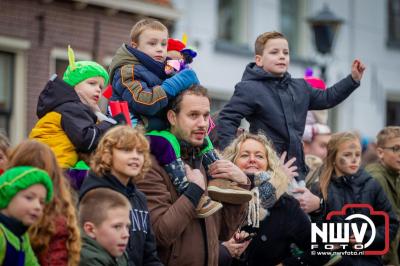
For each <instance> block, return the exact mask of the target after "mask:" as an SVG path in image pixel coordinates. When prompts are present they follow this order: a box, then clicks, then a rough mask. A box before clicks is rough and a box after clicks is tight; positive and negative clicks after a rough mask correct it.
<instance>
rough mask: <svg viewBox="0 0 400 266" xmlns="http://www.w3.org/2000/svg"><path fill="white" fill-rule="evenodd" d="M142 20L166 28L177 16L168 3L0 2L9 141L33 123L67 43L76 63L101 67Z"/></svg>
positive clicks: (2, 100)
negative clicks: (89, 62)
mask: <svg viewBox="0 0 400 266" xmlns="http://www.w3.org/2000/svg"><path fill="white" fill-rule="evenodd" d="M144 16H151V17H154V18H157V19H159V20H161V21H162V22H163V23H165V24H166V25H167V26H168V27H169V28H171V27H172V25H173V24H174V21H175V20H176V19H177V18H178V17H179V12H178V11H177V10H175V9H174V8H173V7H172V5H171V3H170V1H169V0H147V1H144V0H143V1H139V0H112V1H109V0H60V1H57V0H1V1H0V128H1V129H2V130H4V131H6V132H7V133H8V135H9V136H10V138H11V140H12V142H13V143H16V142H18V141H20V140H22V139H23V138H25V137H26V136H27V134H29V132H30V130H31V128H32V127H33V126H34V124H35V123H36V121H37V117H36V104H37V99H38V95H39V93H40V91H41V90H42V89H43V86H44V85H45V83H46V81H47V80H48V78H49V77H50V75H51V74H52V73H55V72H56V73H58V74H59V75H60V74H62V72H63V70H65V67H66V65H67V63H68V61H67V53H66V47H67V45H68V44H70V45H71V46H72V47H73V49H74V51H75V56H76V59H77V60H95V61H97V62H99V63H101V64H103V65H104V66H107V65H108V64H109V63H110V61H111V58H112V56H113V54H114V52H115V51H116V49H117V48H118V47H119V46H120V45H121V44H122V43H123V42H128V41H129V32H130V29H131V27H132V25H133V24H134V23H135V22H136V21H137V20H138V19H140V18H142V17H144Z"/></svg>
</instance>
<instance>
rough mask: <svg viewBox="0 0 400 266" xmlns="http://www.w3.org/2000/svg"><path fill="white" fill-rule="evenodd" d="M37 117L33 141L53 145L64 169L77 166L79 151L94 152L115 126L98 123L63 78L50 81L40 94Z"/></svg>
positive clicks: (32, 135)
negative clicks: (105, 135)
mask: <svg viewBox="0 0 400 266" xmlns="http://www.w3.org/2000/svg"><path fill="white" fill-rule="evenodd" d="M36 114H37V116H38V118H39V121H38V122H37V123H36V125H35V126H34V127H33V129H32V131H31V133H30V134H29V138H30V139H35V140H37V141H39V142H42V143H45V144H47V145H48V146H50V148H51V149H52V151H53V152H54V154H55V155H56V158H57V161H58V163H59V165H60V166H61V168H64V169H65V168H71V167H74V166H75V164H76V163H77V161H78V152H82V153H90V152H92V151H93V150H94V149H95V148H96V147H97V143H98V142H99V140H100V137H101V136H102V135H103V134H104V133H105V132H106V131H107V130H108V129H109V128H111V127H112V126H113V124H111V123H109V122H107V121H102V122H100V123H97V116H96V115H95V113H94V112H93V111H92V110H91V109H90V107H89V106H87V105H85V104H84V103H82V102H81V100H80V99H79V96H78V94H77V93H76V92H75V89H74V88H73V87H71V86H69V85H68V84H67V83H65V82H64V81H63V80H61V79H59V78H56V79H55V80H54V81H53V80H49V81H48V82H47V84H46V87H45V88H44V89H43V91H42V92H41V93H40V95H39V101H38V105H37V110H36Z"/></svg>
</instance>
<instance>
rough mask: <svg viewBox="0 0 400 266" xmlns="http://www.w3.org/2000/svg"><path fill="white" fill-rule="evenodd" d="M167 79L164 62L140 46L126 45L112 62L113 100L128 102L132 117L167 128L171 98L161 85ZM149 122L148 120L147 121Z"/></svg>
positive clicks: (155, 127) (157, 127)
mask: <svg viewBox="0 0 400 266" xmlns="http://www.w3.org/2000/svg"><path fill="white" fill-rule="evenodd" d="M165 78H167V76H166V74H165V72H164V65H162V64H160V63H159V62H156V61H155V60H154V59H153V58H151V57H150V56H148V55H146V54H145V53H143V52H140V51H139V50H137V49H134V48H132V47H129V46H127V45H126V44H123V45H122V46H121V47H120V48H119V49H118V50H117V52H116V54H115V56H114V57H113V59H112V61H111V65H110V79H111V84H112V87H113V93H112V96H111V99H110V100H111V101H127V102H128V107H129V111H130V113H131V116H132V117H133V118H135V119H138V120H143V117H142V116H145V117H146V118H147V119H150V118H151V119H152V121H151V123H152V127H153V128H152V129H158V130H161V129H164V128H167V125H165V123H162V118H165V112H162V111H161V110H163V109H164V108H165V107H166V106H167V104H168V97H167V94H166V93H165V91H164V89H163V88H162V87H161V86H160V85H161V84H162V82H163V81H164V79H165ZM146 123H147V121H146Z"/></svg>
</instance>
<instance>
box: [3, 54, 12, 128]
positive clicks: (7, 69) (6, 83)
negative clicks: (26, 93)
mask: <svg viewBox="0 0 400 266" xmlns="http://www.w3.org/2000/svg"><path fill="white" fill-rule="evenodd" d="M14 57H15V55H14V54H13V53H8V52H2V51H0V131H4V132H6V133H7V135H9V134H10V118H11V113H12V106H13V100H12V99H13V93H12V92H13V87H14Z"/></svg>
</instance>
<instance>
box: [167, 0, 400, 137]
mask: <svg viewBox="0 0 400 266" xmlns="http://www.w3.org/2000/svg"><path fill="white" fill-rule="evenodd" d="M173 3H174V6H175V7H176V8H177V9H178V10H180V11H181V13H182V17H181V18H180V19H179V20H178V22H177V24H176V30H175V32H174V34H175V35H174V36H175V37H176V38H179V37H180V36H181V35H182V33H183V32H185V33H187V34H188V36H189V43H190V44H192V45H194V46H196V47H197V48H198V52H199V56H198V58H196V59H195V63H194V66H195V69H196V71H197V72H198V75H199V78H200V80H201V81H202V82H203V83H204V85H206V86H207V87H208V88H209V89H210V91H211V94H212V96H213V98H214V99H215V100H216V101H215V102H216V103H217V104H216V105H215V106H214V107H215V108H218V107H220V106H222V105H223V102H224V101H226V100H228V99H229V98H230V96H231V95H232V93H233V90H234V85H235V84H236V83H237V82H238V81H240V79H241V76H242V73H243V70H244V68H245V66H246V64H247V63H248V62H249V61H250V60H253V50H254V49H253V46H254V41H255V39H256V37H257V36H258V35H259V34H261V33H263V32H265V31H272V30H277V31H282V32H283V33H285V35H286V36H287V37H288V39H289V43H290V50H291V66H290V68H289V72H290V73H291V74H292V76H294V77H303V74H304V70H305V68H306V67H313V69H314V71H315V72H314V73H315V75H319V71H320V70H319V69H320V68H319V65H321V64H327V84H328V86H331V85H333V84H334V83H335V82H336V81H339V80H340V79H341V78H343V77H345V76H346V75H348V74H349V73H350V70H351V68H350V66H351V63H352V60H353V59H355V58H360V59H361V60H362V62H363V63H364V64H365V65H366V66H367V70H366V72H365V74H364V77H363V80H362V83H361V86H360V88H359V89H357V91H356V92H355V93H353V94H352V95H351V96H350V97H349V98H348V99H347V100H346V101H345V102H344V103H342V104H341V105H340V106H338V107H337V108H335V109H334V110H332V111H330V123H331V126H332V127H333V128H334V130H335V131H343V130H357V131H358V132H360V133H361V134H362V135H363V136H365V137H368V138H374V136H375V135H376V133H377V132H378V131H379V130H380V129H381V128H382V127H384V126H385V125H389V124H390V125H400V72H399V69H400V45H399V43H400V42H399V40H400V1H398V0H384V1H376V0H350V1H347V0H338V1H321V0H245V1H241V0H209V1H196V0H174V1H173ZM325 4H327V5H328V6H329V8H330V9H331V11H332V12H333V13H334V14H336V15H337V16H338V17H340V18H342V19H343V20H344V23H343V25H342V26H341V29H340V31H339V33H338V34H337V37H336V41H335V46H334V49H333V53H332V54H331V55H330V56H327V57H322V56H320V55H318V54H317V53H316V51H315V49H314V40H313V36H312V34H311V31H310V29H309V25H308V24H307V18H308V17H310V16H312V15H314V14H316V13H317V12H318V11H320V10H321V9H322V8H323V6H324V5H325Z"/></svg>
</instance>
